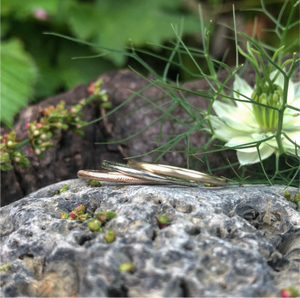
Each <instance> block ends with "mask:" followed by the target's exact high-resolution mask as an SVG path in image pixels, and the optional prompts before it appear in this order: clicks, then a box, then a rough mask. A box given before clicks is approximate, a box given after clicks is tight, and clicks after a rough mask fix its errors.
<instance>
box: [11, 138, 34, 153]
mask: <svg viewBox="0 0 300 298" xmlns="http://www.w3.org/2000/svg"><path fill="white" fill-rule="evenodd" d="M28 143H30V139H26V140H23V141H22V142H20V143H19V144H18V145H17V146H16V147H15V148H14V150H18V149H20V148H21V147H23V146H25V145H26V144H28Z"/></svg>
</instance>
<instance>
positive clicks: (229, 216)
mask: <svg viewBox="0 0 300 298" xmlns="http://www.w3.org/2000/svg"><path fill="white" fill-rule="evenodd" d="M64 184H68V185H69V190H68V191H66V192H64V193H62V194H60V195H58V196H53V194H54V192H55V191H56V190H58V189H60V188H61V187H62V186H63V185H64ZM283 189H284V188H283V187H279V186H274V187H265V186H245V187H230V188H229V187H227V188H202V187H197V188H187V187H176V186H175V187H174V186H173V187H169V186H127V185H113V184H109V183H106V184H105V185H103V186H102V187H100V188H95V187H91V186H87V185H86V183H85V182H84V181H83V180H79V179H78V180H68V181H64V182H60V183H57V184H54V185H51V186H49V187H45V188H43V189H41V190H39V191H37V192H35V193H32V194H30V195H29V196H27V197H25V198H24V199H22V200H19V201H17V202H14V203H12V204H10V205H8V206H5V207H3V208H1V209H0V232H1V265H2V266H3V265H5V264H9V263H11V266H10V267H9V268H8V269H6V270H4V271H3V272H1V273H0V274H1V285H0V286H1V289H0V293H1V292H2V294H3V295H4V296H7V297H11V296H30V297H32V296H44V297H59V296H60V297H62V296H63V297H65V296H67V297H69V296H75V295H76V296H78V297H83V296H85V297H99V296H110V297H111V296H113V297H116V296H119V297H126V296H128V297H155V296H156V297H158V296H163V297H170V296H172V297H182V296H185V297H187V296H193V297H199V296H202V297H211V296H213V297H221V296H223V297H224V296H227V297H258V296H259V297H260V296H264V297H278V296H279V290H280V289H281V288H284V287H287V286H296V287H298V289H299V290H300V284H299V278H300V273H299V264H300V258H299V251H300V243H299V242H300V241H299V237H298V236H299V235H300V214H299V213H298V212H297V211H296V210H295V205H294V204H293V203H291V202H288V201H286V200H285V199H284V198H283V197H282V194H283V192H284V190H283ZM289 190H290V192H291V193H292V194H294V193H295V191H296V190H295V189H292V188H291V189H289ZM82 203H87V207H88V208H89V209H90V210H92V211H96V212H98V211H104V210H112V211H115V212H117V216H116V217H115V218H113V219H112V220H110V221H109V222H107V223H106V225H105V227H104V230H105V231H106V230H107V229H109V228H113V230H114V231H116V234H117V237H116V240H115V242H113V243H110V244H106V243H105V241H104V232H101V233H98V234H94V233H92V232H91V231H90V230H89V229H88V228H87V224H86V222H84V223H80V222H79V221H70V220H63V219H60V212H62V211H65V212H70V211H72V210H73V209H74V208H75V207H76V206H77V205H79V204H82ZM159 214H162V215H167V216H168V217H169V218H170V221H171V225H169V226H168V227H166V228H164V229H159V227H158V225H157V222H156V219H155V217H154V216H155V215H159ZM125 262H130V263H133V264H134V271H133V272H131V273H128V272H120V271H119V265H120V264H121V263H125ZM2 268H3V267H2Z"/></svg>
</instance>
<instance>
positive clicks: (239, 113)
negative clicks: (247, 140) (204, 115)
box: [213, 100, 258, 130]
mask: <svg viewBox="0 0 300 298" xmlns="http://www.w3.org/2000/svg"><path fill="white" fill-rule="evenodd" d="M246 105H248V104H246ZM246 105H244V106H246ZM249 106H250V108H245V109H244V108H242V109H241V108H240V106H237V107H235V106H230V105H228V104H226V103H223V102H221V101H219V100H217V101H215V102H214V104H213V109H214V110H215V112H216V114H217V115H218V116H219V117H226V118H230V120H232V118H233V119H236V122H238V123H243V124H245V125H246V126H247V127H248V126H250V127H254V128H256V127H258V124H257V122H256V120H255V117H254V114H253V112H252V105H251V104H249ZM233 121H234V120H233ZM240 130H243V129H242V128H240Z"/></svg>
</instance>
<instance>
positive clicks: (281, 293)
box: [280, 290, 291, 297]
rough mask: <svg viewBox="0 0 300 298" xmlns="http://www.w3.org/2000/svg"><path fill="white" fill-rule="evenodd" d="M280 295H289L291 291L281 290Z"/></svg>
mask: <svg viewBox="0 0 300 298" xmlns="http://www.w3.org/2000/svg"><path fill="white" fill-rule="evenodd" d="M280 295H281V297H291V293H290V291H288V290H282V291H281V292H280Z"/></svg>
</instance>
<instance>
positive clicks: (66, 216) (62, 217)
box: [60, 212, 68, 219]
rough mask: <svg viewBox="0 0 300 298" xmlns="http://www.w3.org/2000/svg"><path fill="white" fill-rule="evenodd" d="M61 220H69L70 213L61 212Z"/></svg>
mask: <svg viewBox="0 0 300 298" xmlns="http://www.w3.org/2000/svg"><path fill="white" fill-rule="evenodd" d="M60 218H61V219H67V218H68V213H66V212H61V214H60Z"/></svg>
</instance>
